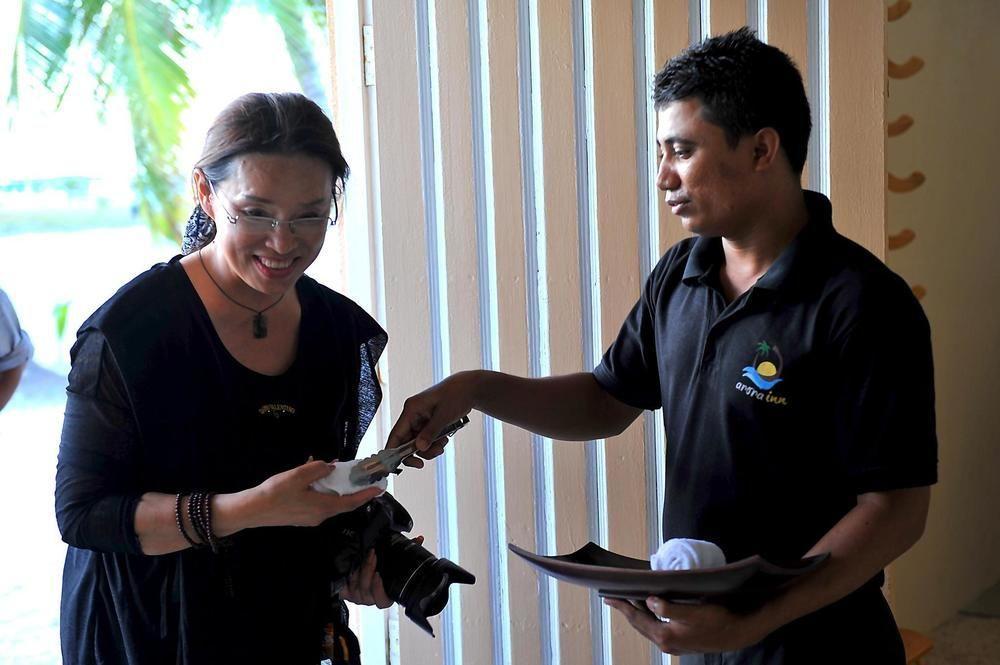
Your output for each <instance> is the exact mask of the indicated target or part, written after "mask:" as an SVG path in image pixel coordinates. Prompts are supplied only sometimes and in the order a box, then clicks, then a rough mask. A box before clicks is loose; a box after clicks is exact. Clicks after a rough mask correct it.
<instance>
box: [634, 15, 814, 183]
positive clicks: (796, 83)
mask: <svg viewBox="0 0 1000 665" xmlns="http://www.w3.org/2000/svg"><path fill="white" fill-rule="evenodd" d="M688 98H696V99H698V100H699V101H701V103H702V109H703V114H704V117H705V119H706V120H708V121H709V122H711V123H712V124H715V125H718V126H719V127H721V128H722V129H723V130H724V131H725V132H726V138H727V140H728V142H729V145H731V146H734V147H735V146H736V144H737V143H739V140H740V138H742V137H743V136H748V135H751V134H753V133H755V132H757V131H759V130H761V129H763V128H764V127H771V128H773V129H774V130H775V131H776V132H778V136H779V137H780V138H781V147H782V148H783V149H784V151H785V155H786V156H787V157H788V161H789V163H790V164H791V166H792V169H793V170H794V171H795V173H798V174H801V173H802V168H803V166H804V165H805V163H806V151H807V150H808V147H809V132H810V130H811V129H812V121H811V120H810V117H809V100H808V99H806V91H805V88H804V87H803V85H802V76H801V75H800V74H799V70H798V69H797V68H796V67H795V64H794V63H793V62H792V60H791V58H789V57H788V56H787V55H786V54H785V53H783V52H782V51H780V50H779V49H777V48H775V47H773V46H768V45H767V44H765V43H764V42H762V41H760V40H759V39H757V37H756V35H755V34H754V32H753V31H752V30H750V28H747V27H743V28H740V29H739V30H736V31H734V32H730V33H727V34H725V35H720V36H718V37H712V38H710V39H706V40H705V41H703V42H701V43H700V44H696V45H694V46H691V47H689V48H687V49H685V50H684V51H682V52H681V53H680V54H679V55H677V56H675V57H673V58H671V59H670V60H669V61H667V64H665V65H664V66H663V69H661V70H660V71H659V72H657V74H656V78H655V79H654V81H653V105H654V107H655V108H656V110H660V109H662V108H663V107H665V106H666V105H667V104H669V103H671V102H674V101H678V100H681V99H688Z"/></svg>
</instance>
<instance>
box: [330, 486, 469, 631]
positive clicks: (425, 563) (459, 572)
mask: <svg viewBox="0 0 1000 665" xmlns="http://www.w3.org/2000/svg"><path fill="white" fill-rule="evenodd" d="M332 522H333V527H334V528H333V530H334V533H336V535H337V547H336V548H335V549H334V556H333V568H334V579H336V580H339V582H337V584H338V585H339V586H337V587H335V589H334V590H335V591H337V592H339V591H340V589H342V588H343V585H344V584H346V582H347V577H348V575H350V573H351V572H352V571H353V570H355V569H356V568H358V567H360V566H361V563H362V561H363V560H364V556H365V555H366V554H367V553H368V550H370V549H372V548H374V549H375V557H376V560H377V562H376V565H375V569H376V570H377V571H378V574H379V575H380V576H381V577H382V585H383V586H384V587H385V592H386V594H388V596H389V598H391V599H392V600H393V602H395V603H397V604H398V605H400V606H402V607H404V608H405V609H406V616H407V617H409V619H410V621H412V622H413V623H415V624H417V625H418V626H420V627H421V628H423V629H424V630H426V631H427V632H428V633H430V635H431V636H432V637H433V636H434V631H433V630H432V629H431V625H430V624H429V623H428V622H427V617H429V616H434V615H436V614H439V613H440V612H441V610H443V609H444V606H445V605H447V604H448V587H449V585H450V584H452V583H453V582H454V583H459V584H475V582H476V577H475V576H474V575H473V574H472V573H470V572H468V571H467V570H465V569H463V568H461V567H459V566H458V565H456V564H454V563H452V562H451V561H449V560H448V559H438V558H437V557H435V556H434V555H433V554H431V553H430V552H428V551H427V550H426V549H424V548H423V547H421V546H420V545H418V544H417V543H415V542H413V541H412V540H410V539H409V538H408V537H406V536H404V535H403V532H404V531H409V530H411V529H412V528H413V519H412V518H411V517H410V514H409V513H408V512H406V508H403V506H402V504H400V503H399V502H398V501H396V499H394V498H393V497H392V495H391V494H389V493H388V492H386V493H384V494H382V495H381V496H379V497H377V498H375V499H372V500H371V501H369V502H368V503H366V504H365V505H363V506H361V507H360V508H358V509H357V510H354V511H352V512H350V513H347V514H346V515H340V516H338V517H335V518H334V519H333V520H332Z"/></svg>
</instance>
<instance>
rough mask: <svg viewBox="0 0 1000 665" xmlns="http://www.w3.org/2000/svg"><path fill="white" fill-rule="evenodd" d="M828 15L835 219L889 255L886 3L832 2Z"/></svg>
mask: <svg viewBox="0 0 1000 665" xmlns="http://www.w3.org/2000/svg"><path fill="white" fill-rule="evenodd" d="M827 1H829V0H827ZM828 17H829V20H828V25H829V37H828V44H829V86H830V87H829V93H828V96H827V99H828V100H829V102H828V104H829V106H828V108H829V111H828V117H829V174H830V175H829V183H830V184H829V192H830V198H831V200H832V201H833V223H834V225H835V226H836V227H837V229H838V230H839V231H840V232H841V233H843V234H844V235H846V236H848V237H849V238H851V239H852V240H854V241H856V242H858V243H860V244H862V245H863V246H865V247H866V248H867V249H868V250H870V251H871V252H872V253H873V254H875V256H878V257H880V258H882V259H884V258H885V251H886V223H885V220H886V216H885V210H886V191H887V190H886V170H885V141H886V131H885V105H886V62H887V60H886V54H885V7H884V6H883V5H882V3H878V2H872V3H843V2H829V7H828ZM859 146H861V147H862V148H861V149H859Z"/></svg>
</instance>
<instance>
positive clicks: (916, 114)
mask: <svg viewBox="0 0 1000 665" xmlns="http://www.w3.org/2000/svg"><path fill="white" fill-rule="evenodd" d="M912 5H913V8H912V9H911V10H910V12H909V13H908V14H906V15H905V16H904V17H903V18H901V19H899V20H897V21H893V22H891V23H889V24H888V27H887V34H888V53H889V57H890V58H891V59H892V60H894V61H895V62H897V63H903V62H905V61H907V60H908V59H909V58H910V57H911V56H918V57H920V58H922V59H923V60H924V61H925V65H924V68H923V69H922V70H921V71H920V72H919V73H917V74H915V75H914V76H912V77H910V78H907V79H903V80H892V81H891V82H890V85H889V92H890V97H889V106H888V118H889V120H890V121H891V120H893V119H895V118H897V117H899V115H900V114H903V113H905V114H908V115H910V116H912V117H913V119H914V124H913V126H912V127H911V128H910V129H909V130H907V131H906V132H905V133H903V134H901V135H899V136H896V137H893V138H890V139H889V140H888V167H889V170H890V172H892V173H894V174H895V175H897V176H900V177H906V176H908V175H909V174H910V173H912V172H913V171H921V172H923V173H924V174H925V175H926V182H925V183H924V184H923V185H922V186H920V187H918V188H917V189H915V190H914V191H912V192H910V193H907V194H896V193H890V195H889V204H888V211H889V220H888V226H889V233H890V234H898V233H900V232H901V231H902V230H903V229H907V228H908V229H911V230H912V231H914V232H915V238H914V240H913V241H912V242H910V243H909V244H908V245H906V246H905V247H904V248H902V249H898V250H894V251H890V252H889V254H888V263H889V266H890V267H892V268H893V269H894V270H895V271H897V272H899V273H900V274H902V275H903V276H904V277H905V278H906V279H907V280H908V281H909V282H910V283H911V284H914V285H920V286H923V287H924V288H925V289H926V291H927V293H926V296H924V298H923V299H922V304H923V306H924V310H925V311H926V312H927V316H928V318H929V319H930V322H931V330H932V334H933V340H934V355H935V358H934V360H935V365H936V377H935V380H936V388H937V396H938V398H937V415H938V436H939V441H940V453H939V457H940V482H939V484H938V486H937V487H936V488H935V489H934V494H933V501H932V504H931V515H930V520H929V524H928V528H927V532H926V534H925V535H924V538H923V540H921V542H919V543H918V544H917V546H916V547H915V548H914V549H913V550H912V551H911V552H910V553H909V554H907V555H905V556H904V557H903V559H901V560H900V562H899V563H898V564H897V565H896V566H895V600H896V612H897V616H898V618H899V619H900V621H901V622H902V623H905V624H907V625H910V626H913V627H916V628H923V629H926V628H929V627H931V626H934V625H936V624H938V623H940V622H941V621H942V620H944V619H946V618H947V617H949V616H950V615H951V614H952V613H954V612H955V611H956V610H957V609H958V608H959V607H961V606H962V605H963V604H965V603H967V602H969V601H970V600H972V599H973V598H974V597H975V596H976V595H977V594H978V593H979V592H980V591H982V590H983V589H984V588H987V587H988V586H989V585H991V584H993V583H995V582H997V581H998V579H1000V482H998V481H997V474H998V472H1000V443H998V440H997V435H998V433H1000V408H997V391H996V383H997V377H998V376H1000V360H998V358H997V355H996V351H995V350H996V347H997V342H998V340H1000V307H998V306H997V293H998V292H1000V269H998V258H997V257H998V256H1000V213H998V210H1000V187H998V186H997V177H996V164H997V158H998V156H1000V132H998V129H997V124H998V120H1000V90H998V88H997V80H998V75H1000V41H998V40H997V38H996V30H997V27H998V26H1000V4H998V3H997V2H995V0H963V2H952V1H950V0H914V1H913V3H912Z"/></svg>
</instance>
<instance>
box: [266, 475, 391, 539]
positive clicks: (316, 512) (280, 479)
mask: <svg viewBox="0 0 1000 665" xmlns="http://www.w3.org/2000/svg"><path fill="white" fill-rule="evenodd" d="M334 466H335V464H334V463H333V462H331V463H327V462H322V461H315V462H312V461H311V462H306V463H305V464H303V465H302V466H297V467H295V468H294V469H289V470H288V471H283V472H281V473H277V474H275V475H273V476H271V477H270V478H268V479H267V480H265V481H264V482H262V483H261V484H260V485H258V486H257V487H255V488H253V489H252V490H250V494H251V498H250V499H249V501H250V504H251V507H250V515H249V520H251V521H252V523H253V524H252V526H317V525H319V524H321V523H322V522H324V521H326V520H327V519H329V518H331V517H333V516H334V515H339V514H340V513H347V512H350V511H352V510H355V509H357V508H360V507H361V506H363V505H365V504H366V503H368V502H369V501H371V500H372V499H374V498H375V497H377V496H378V495H379V494H381V493H382V490H381V489H379V488H378V487H370V488H368V489H366V490H362V491H360V492H356V493H354V494H343V495H338V494H326V493H323V492H317V491H316V490H314V489H312V488H311V487H310V486H309V485H310V484H311V483H313V482H314V481H317V480H319V479H320V478H323V477H324V476H326V475H327V474H328V473H330V472H331V471H333V468H334Z"/></svg>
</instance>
